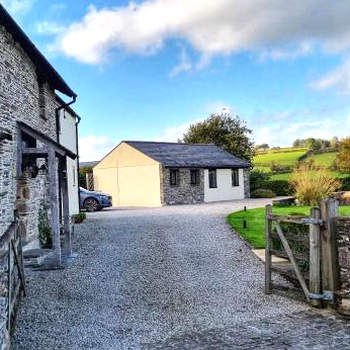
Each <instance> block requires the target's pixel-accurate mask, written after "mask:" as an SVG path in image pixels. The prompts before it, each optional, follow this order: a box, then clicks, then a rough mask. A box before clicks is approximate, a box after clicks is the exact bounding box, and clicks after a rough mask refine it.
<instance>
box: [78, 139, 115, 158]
mask: <svg viewBox="0 0 350 350" xmlns="http://www.w3.org/2000/svg"><path fill="white" fill-rule="evenodd" d="M117 144H118V142H116V141H114V140H112V139H111V138H109V137H105V136H100V137H97V136H91V135H90V136H86V137H81V138H80V139H79V156H80V161H82V162H86V161H95V160H100V159H102V158H103V157H104V156H105V155H106V154H107V153H108V152H109V151H111V150H112V149H113V147H115V146H116V145H117Z"/></svg>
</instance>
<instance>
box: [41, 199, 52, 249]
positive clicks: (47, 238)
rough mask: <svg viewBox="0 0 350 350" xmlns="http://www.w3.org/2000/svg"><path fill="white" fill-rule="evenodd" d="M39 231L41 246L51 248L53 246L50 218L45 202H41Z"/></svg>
mask: <svg viewBox="0 0 350 350" xmlns="http://www.w3.org/2000/svg"><path fill="white" fill-rule="evenodd" d="M38 231H39V242H40V247H41V248H46V249H51V248H52V235H51V228H50V225H49V219H48V217H47V208H46V206H45V203H44V202H41V204H40V209H39V218H38Z"/></svg>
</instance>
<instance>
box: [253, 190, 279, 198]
mask: <svg viewBox="0 0 350 350" xmlns="http://www.w3.org/2000/svg"><path fill="white" fill-rule="evenodd" d="M250 196H251V197H252V198H274V197H276V194H275V193H274V192H272V191H271V190H268V189H264V188H259V189H257V190H255V191H253V192H252V193H251V194H250Z"/></svg>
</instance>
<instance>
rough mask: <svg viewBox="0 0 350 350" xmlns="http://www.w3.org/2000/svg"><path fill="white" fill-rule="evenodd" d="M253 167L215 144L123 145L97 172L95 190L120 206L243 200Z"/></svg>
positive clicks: (139, 142) (100, 165)
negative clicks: (105, 194)
mask: <svg viewBox="0 0 350 350" xmlns="http://www.w3.org/2000/svg"><path fill="white" fill-rule="evenodd" d="M249 168H250V165H249V163H248V162H247V161H245V160H242V159H240V158H238V157H235V156H233V155H232V154H229V153H227V152H225V151H223V150H222V149H220V148H219V147H216V146H214V145H201V144H183V143H167V142H143V141H123V142H121V143H120V144H119V145H118V146H117V147H116V148H114V149H113V150H112V151H111V152H110V153H109V154H107V155H106V156H105V157H104V158H103V159H102V160H101V161H100V162H99V163H98V164H97V165H96V166H95V167H94V169H93V173H94V187H95V190H99V191H103V192H105V193H108V194H110V195H111V196H112V199H113V205H114V206H161V205H171V204H191V203H201V202H212V201H222V200H233V199H243V198H247V197H249V195H250V193H249Z"/></svg>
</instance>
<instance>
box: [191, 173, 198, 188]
mask: <svg viewBox="0 0 350 350" xmlns="http://www.w3.org/2000/svg"><path fill="white" fill-rule="evenodd" d="M199 182H200V180H199V170H191V185H199Z"/></svg>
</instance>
